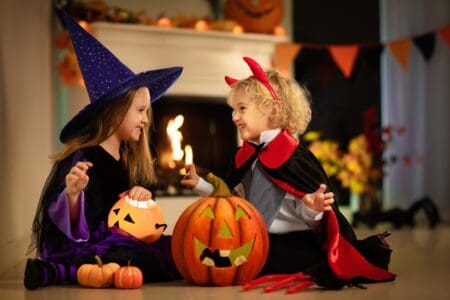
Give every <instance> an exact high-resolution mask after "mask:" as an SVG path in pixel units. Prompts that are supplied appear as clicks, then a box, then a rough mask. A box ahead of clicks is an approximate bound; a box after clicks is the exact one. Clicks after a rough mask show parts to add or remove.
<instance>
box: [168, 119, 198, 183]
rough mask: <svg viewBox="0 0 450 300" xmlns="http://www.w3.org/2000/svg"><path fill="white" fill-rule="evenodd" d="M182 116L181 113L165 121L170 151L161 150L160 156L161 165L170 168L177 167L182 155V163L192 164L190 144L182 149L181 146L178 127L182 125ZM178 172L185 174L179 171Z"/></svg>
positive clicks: (181, 137) (181, 139)
mask: <svg viewBox="0 0 450 300" xmlns="http://www.w3.org/2000/svg"><path fill="white" fill-rule="evenodd" d="M183 123H184V117H183V115H177V116H176V117H175V118H173V119H170V120H169V122H168V123H167V128H166V133H167V136H168V137H169V141H170V148H171V151H167V152H163V153H162V155H161V156H160V161H161V165H163V166H166V167H168V168H170V169H175V168H177V165H178V166H179V164H178V163H177V162H180V161H181V160H182V159H183V157H184V165H192V163H193V160H194V158H193V151H192V147H191V145H186V146H185V147H184V151H183V149H182V146H181V142H182V141H183V135H182V134H181V131H180V128H181V126H183ZM182 170H183V171H184V168H183V169H182ZM182 170H180V174H182V175H185V174H183V173H181V172H183V171H182Z"/></svg>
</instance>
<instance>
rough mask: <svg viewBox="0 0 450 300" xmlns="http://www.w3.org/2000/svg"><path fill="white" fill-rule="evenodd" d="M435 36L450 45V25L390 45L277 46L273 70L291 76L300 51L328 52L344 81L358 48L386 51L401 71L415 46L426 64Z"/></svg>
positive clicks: (377, 43) (349, 71) (382, 43)
mask: <svg viewBox="0 0 450 300" xmlns="http://www.w3.org/2000/svg"><path fill="white" fill-rule="evenodd" d="M436 35H439V36H440V37H441V38H442V39H443V40H444V42H445V43H447V45H450V24H449V25H447V26H446V27H442V28H438V29H435V30H433V31H430V32H426V33H423V34H420V35H416V36H412V37H408V38H404V39H398V40H393V41H389V42H374V43H357V44H342V45H333V44H313V43H302V42H297V43H290V42H287V43H279V44H277V45H276V47H275V56H274V59H273V66H274V67H275V68H276V69H278V70H279V71H280V72H281V73H282V74H283V75H285V76H290V71H289V66H290V65H291V63H292V62H293V61H294V59H295V58H296V57H297V56H298V55H299V53H300V52H301V51H302V49H328V51H329V53H330V55H331V57H332V58H333V60H334V62H335V63H336V65H337V66H338V68H339V69H340V70H341V72H342V74H343V75H344V76H345V77H346V78H350V76H351V75H352V71H353V67H354V65H355V62H356V59H357V58H358V54H359V52H360V49H361V48H374V47H377V48H380V49H381V51H380V54H381V52H382V50H383V49H384V48H385V47H388V48H389V49H390V51H391V52H392V54H393V55H394V57H395V59H396V60H397V62H398V63H399V64H400V65H401V66H402V68H403V69H405V70H406V69H407V68H408V61H409V53H410V49H411V47H412V45H413V44H414V45H415V46H416V47H417V49H418V50H419V51H420V53H421V54H422V56H423V58H424V59H425V61H427V62H428V61H429V60H430V59H431V58H432V56H433V53H434V49H435V45H436Z"/></svg>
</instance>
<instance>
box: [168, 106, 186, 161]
mask: <svg viewBox="0 0 450 300" xmlns="http://www.w3.org/2000/svg"><path fill="white" fill-rule="evenodd" d="M183 122H184V117H183V115H178V116H176V117H175V119H170V120H169V123H168V124H167V129H166V132H167V135H168V136H169V139H170V146H171V147H172V159H173V160H181V159H182V158H183V156H184V152H183V150H182V149H181V141H182V140H183V135H182V134H181V131H180V130H179V129H180V127H181V126H182V125H183Z"/></svg>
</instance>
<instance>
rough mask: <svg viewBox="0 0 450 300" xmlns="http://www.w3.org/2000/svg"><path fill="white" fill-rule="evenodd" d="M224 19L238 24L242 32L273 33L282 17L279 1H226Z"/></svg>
mask: <svg viewBox="0 0 450 300" xmlns="http://www.w3.org/2000/svg"><path fill="white" fill-rule="evenodd" d="M224 14H225V18H227V19H231V20H234V21H236V22H238V23H239V24H240V25H241V26H242V27H244V31H246V32H256V33H270V34H272V33H273V32H274V29H275V27H276V26H277V25H280V22H281V18H282V17H283V5H282V1H281V0H259V1H255V0H227V1H226V2H225V10H224Z"/></svg>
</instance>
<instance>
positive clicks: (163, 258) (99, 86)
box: [24, 12, 182, 290]
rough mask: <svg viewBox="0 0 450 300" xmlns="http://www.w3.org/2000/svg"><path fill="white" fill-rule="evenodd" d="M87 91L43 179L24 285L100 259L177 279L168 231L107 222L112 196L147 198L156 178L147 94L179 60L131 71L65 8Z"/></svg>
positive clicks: (153, 93)
mask: <svg viewBox="0 0 450 300" xmlns="http://www.w3.org/2000/svg"><path fill="white" fill-rule="evenodd" d="M62 16H63V19H64V21H65V23H66V25H67V28H68V30H69V33H70V35H71V38H72V43H73V46H74V49H75V52H76V54H77V58H78V61H79V64H80V68H81V71H82V74H83V78H84V80H85V84H86V88H87V91H88V94H89V98H90V102H91V103H90V104H88V105H87V106H86V107H85V108H84V109H83V110H81V111H80V112H79V113H78V114H77V115H76V116H75V117H74V118H73V119H72V120H70V121H69V122H68V124H67V125H66V126H65V127H64V128H63V130H62V131H61V135H60V139H61V141H62V142H63V143H64V146H63V148H62V149H61V151H60V152H59V153H58V154H56V155H55V156H54V157H53V158H54V160H55V164H54V166H53V169H52V171H51V173H50V175H49V177H48V179H47V182H46V184H45V186H44V189H43V192H42V195H41V199H40V203H39V205H38V208H37V212H36V217H35V220H34V223H33V241H32V244H31V250H33V249H36V254H37V258H36V259H28V261H27V265H26V268H25V277H24V285H25V287H26V288H27V289H30V290H33V289H36V288H38V287H40V286H46V285H51V284H62V283H65V282H75V281H76V270H77V268H78V267H79V266H80V265H82V264H85V263H95V258H94V257H95V255H98V256H100V257H101V259H102V260H103V262H105V263H107V262H116V263H119V264H120V265H127V264H128V262H129V261H130V262H131V263H132V264H133V265H136V266H138V267H139V268H140V269H141V270H142V272H143V276H144V282H149V281H164V280H174V279H178V278H179V276H180V275H179V274H178V272H177V270H176V268H175V266H174V264H173V262H172V258H171V254H170V237H167V236H162V237H161V238H160V239H159V240H158V241H157V242H155V243H154V244H151V245H148V244H145V243H144V242H142V241H140V240H137V239H135V238H133V237H129V236H123V235H120V234H119V233H118V232H117V231H115V230H109V229H108V228H107V224H106V221H107V217H108V213H109V210H110V209H111V207H112V206H113V204H114V203H115V202H116V201H117V200H118V199H119V197H120V196H121V195H124V194H125V193H126V194H128V196H129V197H130V198H132V199H135V200H149V199H151V197H152V193H151V192H150V190H149V188H150V186H151V185H152V184H153V183H155V180H156V177H155V171H154V168H153V159H152V156H151V154H150V151H149V138H148V131H149V126H150V124H151V122H152V118H151V104H150V103H151V102H154V101H156V100H157V99H158V98H160V97H161V96H162V95H163V94H164V93H165V92H166V91H167V89H168V88H169V87H170V86H171V85H172V84H173V83H174V82H175V81H176V80H177V79H178V77H179V76H180V74H181V70H182V68H181V67H173V68H167V69H160V70H153V71H147V72H143V73H139V74H134V73H133V72H132V71H131V70H130V69H128V68H127V67H126V66H125V65H124V64H123V63H122V62H120V61H119V60H118V58H117V57H115V56H114V55H113V54H112V53H111V52H109V50H108V49H106V48H105V47H104V46H103V45H102V44H101V43H99V42H98V41H97V40H96V39H95V38H94V37H92V36H91V35H90V34H89V33H87V32H86V31H84V30H83V29H82V28H81V27H80V26H79V25H78V24H77V23H75V22H74V21H73V20H72V19H71V18H70V17H69V16H68V15H67V14H66V13H65V12H63V13H62Z"/></svg>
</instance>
